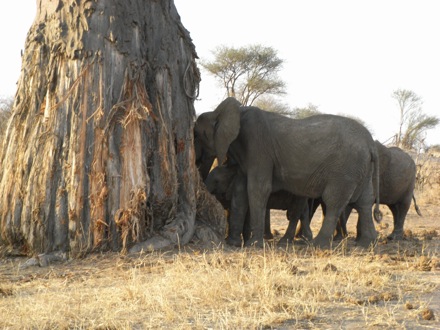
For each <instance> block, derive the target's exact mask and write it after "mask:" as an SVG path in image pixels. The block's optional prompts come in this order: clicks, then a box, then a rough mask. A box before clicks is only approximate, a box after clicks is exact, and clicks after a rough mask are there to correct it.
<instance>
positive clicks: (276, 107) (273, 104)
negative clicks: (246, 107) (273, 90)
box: [254, 96, 293, 117]
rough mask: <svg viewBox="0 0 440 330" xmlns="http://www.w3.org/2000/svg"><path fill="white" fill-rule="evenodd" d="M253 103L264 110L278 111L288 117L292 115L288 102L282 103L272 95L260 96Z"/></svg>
mask: <svg viewBox="0 0 440 330" xmlns="http://www.w3.org/2000/svg"><path fill="white" fill-rule="evenodd" d="M254 105H255V106H257V107H259V108H260V109H263V110H266V111H270V112H275V113H279V114H281V115H284V116H289V117H292V116H293V110H292V109H291V108H290V107H289V105H288V104H286V103H283V102H281V101H279V100H277V99H275V98H274V97H272V96H262V97H260V98H259V99H258V100H256V101H255V103H254Z"/></svg>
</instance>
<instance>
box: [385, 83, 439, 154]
mask: <svg viewBox="0 0 440 330" xmlns="http://www.w3.org/2000/svg"><path fill="white" fill-rule="evenodd" d="M392 97H393V98H394V99H395V100H396V101H397V104H398V107H399V111H400V119H399V131H398V132H397V134H396V143H395V144H396V145H397V146H399V147H401V148H405V149H413V148H415V147H416V144H417V143H422V144H423V140H424V134H425V133H426V131H427V130H428V129H432V128H435V127H436V126H437V125H438V123H439V118H438V117H435V116H428V115H426V114H424V113H423V111H422V104H423V101H422V99H421V98H420V97H419V96H418V95H417V94H416V93H414V92H413V91H410V90H406V89H398V90H396V91H394V92H393V94H392Z"/></svg>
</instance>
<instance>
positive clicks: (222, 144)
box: [194, 97, 241, 164]
mask: <svg viewBox="0 0 440 330" xmlns="http://www.w3.org/2000/svg"><path fill="white" fill-rule="evenodd" d="M240 107H241V104H240V102H238V101H237V100H236V99H235V98H233V97H228V98H227V99H225V100H224V101H223V102H222V103H220V104H219V105H218V107H217V108H216V109H215V110H214V111H212V112H207V113H203V114H201V115H200V116H199V117H198V118H197V121H196V124H195V127H194V131H195V134H197V137H198V139H199V140H200V142H201V143H202V148H204V149H205V151H206V152H208V153H211V154H212V155H215V156H216V157H217V159H218V163H219V164H223V163H224V161H225V160H226V154H227V152H228V148H229V145H230V144H231V143H232V141H234V140H235V139H236V138H237V136H238V133H239V132H240V112H241V110H240Z"/></svg>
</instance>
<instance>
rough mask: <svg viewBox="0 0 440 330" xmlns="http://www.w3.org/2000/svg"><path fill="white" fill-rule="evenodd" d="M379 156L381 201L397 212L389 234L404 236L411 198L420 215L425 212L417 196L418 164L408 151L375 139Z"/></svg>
mask: <svg viewBox="0 0 440 330" xmlns="http://www.w3.org/2000/svg"><path fill="white" fill-rule="evenodd" d="M375 143H376V148H377V151H378V155H379V171H380V179H379V181H380V185H379V199H380V203H381V204H384V205H387V206H388V207H389V209H390V210H391V213H392V214H393V223H394V227H393V231H392V233H391V234H390V235H389V236H388V239H391V240H401V239H403V225H404V223H405V218H406V215H407V213H408V210H409V208H410V206H411V201H414V208H415V210H416V212H417V214H418V215H419V216H421V215H422V213H421V212H420V209H419V207H418V206H417V201H416V198H415V197H414V186H415V182H416V164H415V163H414V160H413V159H412V158H411V156H410V155H408V154H407V153H406V152H405V151H403V150H402V149H400V148H398V147H386V146H384V145H383V144H381V143H380V142H379V141H375ZM351 209H352V208H351V205H348V208H347V209H346V210H345V212H344V213H343V214H342V216H341V220H340V221H341V231H342V233H341V234H342V235H345V236H346V235H347V227H346V223H347V220H348V217H349V215H350V212H351Z"/></svg>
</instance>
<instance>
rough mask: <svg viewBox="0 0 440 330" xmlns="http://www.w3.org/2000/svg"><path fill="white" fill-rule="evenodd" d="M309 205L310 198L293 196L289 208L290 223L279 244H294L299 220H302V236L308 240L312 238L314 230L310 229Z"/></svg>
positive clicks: (288, 217)
mask: <svg viewBox="0 0 440 330" xmlns="http://www.w3.org/2000/svg"><path fill="white" fill-rule="evenodd" d="M308 210H309V206H308V198H305V197H295V198H292V202H291V203H290V205H289V208H288V209H287V219H288V220H289V225H288V227H287V230H286V232H285V234H284V236H283V237H282V238H281V240H280V241H279V242H278V244H288V243H290V244H292V243H293V241H294V239H295V232H296V227H297V224H298V220H299V219H300V220H301V229H302V234H303V235H304V236H302V237H301V238H304V239H306V240H311V239H312V234H311V233H312V231H311V230H310V221H309V212H308Z"/></svg>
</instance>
